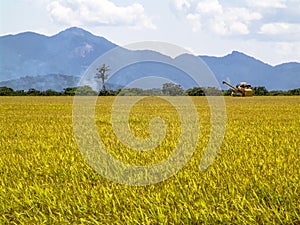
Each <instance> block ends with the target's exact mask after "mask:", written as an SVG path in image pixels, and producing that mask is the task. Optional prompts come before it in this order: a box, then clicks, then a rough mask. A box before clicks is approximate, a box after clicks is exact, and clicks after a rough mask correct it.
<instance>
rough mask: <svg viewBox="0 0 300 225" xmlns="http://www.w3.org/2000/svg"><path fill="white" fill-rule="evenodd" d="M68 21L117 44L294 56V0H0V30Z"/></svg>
mask: <svg viewBox="0 0 300 225" xmlns="http://www.w3.org/2000/svg"><path fill="white" fill-rule="evenodd" d="M73 26H76V27H81V28H83V29H85V30H87V31H90V32H91V33H93V34H95V35H98V36H102V37H105V38H106V39H108V40H110V41H112V42H114V43H115V44H118V45H121V46H124V45H127V44H131V43H135V42H141V41H163V42H168V43H171V44H175V45H178V46H180V47H183V48H185V49H187V50H189V51H191V52H192V53H194V54H196V55H211V56H224V55H227V54H230V53H231V52H232V51H234V50H235V51H240V52H243V53H245V54H247V55H250V56H253V57H255V58H257V59H259V60H262V61H264V62H265V63H268V64H270V65H277V64H281V63H285V62H295V61H296V62H300V0H0V36H3V35H7V34H17V33H21V32H25V31H33V32H37V33H40V34H44V35H48V36H51V35H54V34H56V33H58V32H60V31H62V30H65V29H67V28H69V27H73Z"/></svg>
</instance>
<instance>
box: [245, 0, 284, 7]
mask: <svg viewBox="0 0 300 225" xmlns="http://www.w3.org/2000/svg"><path fill="white" fill-rule="evenodd" d="M247 4H248V6H250V7H256V8H286V7H287V5H286V0H260V1H259V0H247Z"/></svg>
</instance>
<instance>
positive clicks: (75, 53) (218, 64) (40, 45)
mask: <svg viewBox="0 0 300 225" xmlns="http://www.w3.org/2000/svg"><path fill="white" fill-rule="evenodd" d="M114 47H116V45H115V44H113V43H112V42H110V41H108V40H107V39H105V38H103V37H99V36H95V35H93V34H91V33H89V32H87V31H85V30H83V29H81V28H76V27H73V28H69V29H67V30H65V31H62V32H60V33H58V34H56V35H54V36H51V37H48V36H44V35H40V34H36V33H32V32H25V33H21V34H17V35H6V36H2V37H0V86H4V85H10V86H11V87H15V88H16V89H24V90H26V88H27V87H28V85H32V87H30V88H35V87H37V86H34V85H36V84H37V83H41V79H42V80H45V81H47V83H45V84H43V85H42V86H41V85H40V87H43V89H49V88H50V87H51V88H53V89H55V90H59V89H61V88H65V87H66V86H64V85H70V84H73V83H72V82H69V79H70V77H68V76H61V75H60V76H54V74H66V75H69V76H74V77H78V76H81V75H83V74H84V71H85V70H86V69H87V67H88V66H90V65H91V63H92V62H93V61H94V60H95V59H97V58H98V57H99V56H101V55H103V53H105V52H107V51H109V50H110V49H113V48H114ZM123 53H124V56H126V57H127V58H130V57H137V56H140V57H142V58H143V57H144V56H147V54H149V51H138V52H133V51H129V50H125V49H124V51H123V52H122V54H123ZM150 55H151V56H152V55H155V57H157V59H164V58H165V56H162V55H161V54H158V53H154V52H151V51H150ZM117 57H118V58H116V59H114V60H115V61H116V62H117V63H121V60H122V59H120V57H119V56H117ZM200 58H201V59H202V60H203V61H204V62H205V63H206V64H207V65H208V66H209V67H210V69H211V70H212V71H213V72H214V74H215V75H216V77H217V79H218V81H219V82H220V83H221V82H222V80H227V81H230V82H231V83H232V84H234V85H235V84H237V83H239V82H240V81H246V82H249V83H251V84H252V85H253V86H265V87H267V89H269V90H274V89H276V90H287V89H294V88H299V87H300V63H297V62H292V63H285V64H281V65H277V66H271V65H268V64H266V63H264V62H262V61H259V60H257V59H255V58H253V57H250V56H248V55H245V54H244V53H241V52H237V51H233V52H232V53H231V54H229V55H226V56H224V57H212V56H200ZM186 63H187V65H188V64H189V62H186ZM109 66H112V67H113V66H114V62H113V61H112V63H109ZM48 74H52V75H48ZM158 74H163V75H164V76H165V77H166V78H167V79H169V78H172V79H173V80H175V81H176V82H177V83H180V84H182V85H183V86H186V87H188V84H187V83H188V82H187V77H186V76H182V72H180V71H178V70H176V69H175V70H174V68H173V69H172V68H170V67H167V66H165V67H163V66H162V65H161V64H159V63H156V64H153V63H152V64H151V63H144V64H143V65H142V64H140V65H136V66H132V67H130V68H125V69H124V70H122V71H119V72H118V74H117V75H118V76H115V77H114V80H113V79H112V81H113V82H114V83H115V84H116V86H118V85H123V84H125V83H128V81H132V80H133V79H137V78H140V77H143V76H145V75H158ZM42 75H44V76H50V77H49V79H48V78H47V77H45V78H42V77H41V76H42ZM26 76H29V77H30V79H26V78H24V77H26ZM36 76H38V77H37V78H36V80H35V78H34V77H36ZM55 78H57V80H55ZM64 79H66V80H64ZM76 79H78V78H76ZM76 79H75V80H76ZM4 81H7V82H4ZM8 81H9V82H8ZM203 83H205V81H204V82H203ZM222 88H224V89H226V88H227V87H226V86H222Z"/></svg>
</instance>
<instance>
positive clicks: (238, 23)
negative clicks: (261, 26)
mask: <svg viewBox="0 0 300 225" xmlns="http://www.w3.org/2000/svg"><path fill="white" fill-rule="evenodd" d="M173 5H175V6H176V7H173V11H174V10H175V11H176V12H177V13H178V11H179V12H181V13H183V14H185V16H186V19H187V20H188V21H189V22H190V24H191V25H192V30H193V31H194V32H197V31H200V30H202V31H209V32H211V33H212V34H217V35H221V36H228V35H247V34H249V33H250V31H249V25H250V23H251V22H252V21H255V20H260V19H261V18H262V15H261V14H260V13H258V12H255V11H252V10H251V9H247V8H245V7H233V6H232V7H229V6H223V5H222V4H221V3H220V2H219V1H218V0H197V1H196V0H174V1H173Z"/></svg>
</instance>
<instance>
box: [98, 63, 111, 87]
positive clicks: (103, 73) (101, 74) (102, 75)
mask: <svg viewBox="0 0 300 225" xmlns="http://www.w3.org/2000/svg"><path fill="white" fill-rule="evenodd" d="M107 71H109V66H106V65H105V64H103V65H102V66H101V67H99V68H97V73H96V76H95V78H96V79H101V82H102V91H106V87H105V80H107V78H108V74H107Z"/></svg>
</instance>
